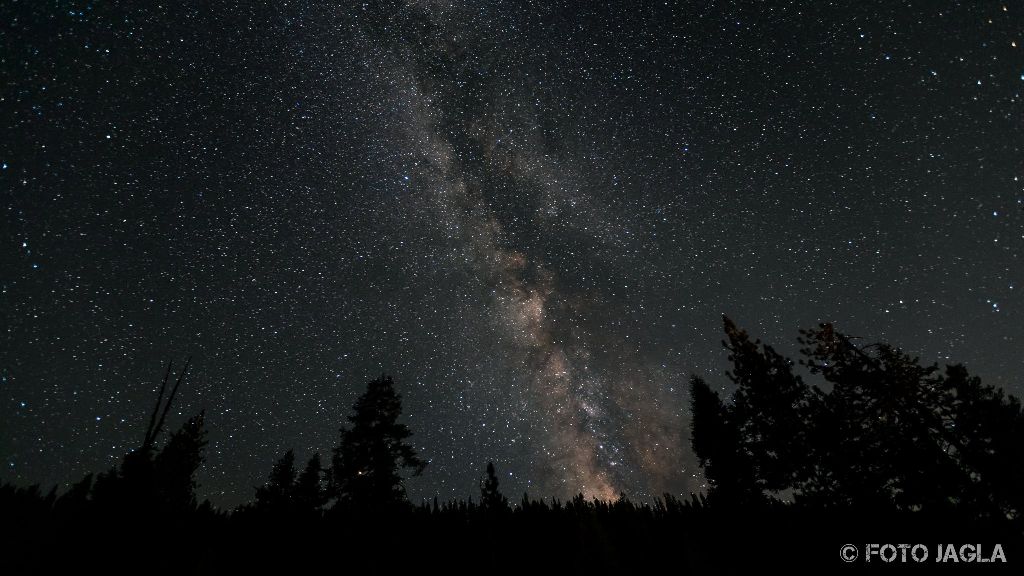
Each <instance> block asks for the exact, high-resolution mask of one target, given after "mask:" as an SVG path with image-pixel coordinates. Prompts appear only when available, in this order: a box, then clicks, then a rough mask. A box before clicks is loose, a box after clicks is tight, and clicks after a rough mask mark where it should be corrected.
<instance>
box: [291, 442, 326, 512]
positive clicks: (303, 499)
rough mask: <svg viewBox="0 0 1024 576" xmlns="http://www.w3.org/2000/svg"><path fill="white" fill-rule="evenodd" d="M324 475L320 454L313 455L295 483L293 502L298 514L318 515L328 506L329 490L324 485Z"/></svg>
mask: <svg viewBox="0 0 1024 576" xmlns="http://www.w3.org/2000/svg"><path fill="white" fill-rule="evenodd" d="M324 475H325V471H324V468H323V464H321V462H320V454H313V457H312V458H310V459H309V461H308V462H307V463H306V467H305V468H304V469H303V470H302V473H301V474H299V478H298V480H296V482H295V489H294V496H293V501H294V506H295V509H296V511H297V512H299V513H301V514H317V513H319V512H320V510H321V508H323V506H324V505H325V504H327V490H326V489H325V488H324V485H323V479H324Z"/></svg>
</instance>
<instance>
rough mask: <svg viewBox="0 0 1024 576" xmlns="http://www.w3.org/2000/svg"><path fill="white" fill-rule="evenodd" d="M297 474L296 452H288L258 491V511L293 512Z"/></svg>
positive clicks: (272, 512)
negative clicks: (293, 494)
mask: <svg viewBox="0 0 1024 576" xmlns="http://www.w3.org/2000/svg"><path fill="white" fill-rule="evenodd" d="M295 474H296V472H295V451H293V450H288V451H287V452H285V453H284V456H281V459H280V460H278V461H277V462H276V463H275V464H274V467H273V468H272V469H271V471H270V477H269V478H268V479H267V483H266V484H264V485H263V486H260V487H259V488H257V489H256V503H255V504H256V509H257V510H259V511H262V512H267V513H271V514H287V513H289V512H291V510H292V493H293V492H294V490H295Z"/></svg>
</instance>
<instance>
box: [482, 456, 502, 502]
mask: <svg viewBox="0 0 1024 576" xmlns="http://www.w3.org/2000/svg"><path fill="white" fill-rule="evenodd" d="M480 508H482V509H483V510H484V511H485V512H492V513H493V512H501V511H506V510H508V498H506V497H505V496H504V495H503V494H502V493H501V491H499V490H498V476H497V474H495V472H494V462H488V463H487V479H486V480H484V481H482V482H480Z"/></svg>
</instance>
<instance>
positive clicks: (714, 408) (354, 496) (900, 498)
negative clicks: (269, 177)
mask: <svg viewBox="0 0 1024 576" xmlns="http://www.w3.org/2000/svg"><path fill="white" fill-rule="evenodd" d="M724 325H725V334H726V339H725V340H724V341H723V344H724V346H725V347H726V348H727V349H728V351H729V361H730V363H731V365H732V366H731V370H729V371H728V372H727V375H728V380H729V382H730V384H729V385H726V384H725V383H720V384H717V385H715V386H712V385H711V384H709V383H708V382H706V381H705V380H703V379H701V378H698V377H696V376H694V377H693V378H692V379H691V381H690V399H691V408H692V416H693V418H692V430H691V433H692V434H691V438H690V440H691V444H692V447H693V450H694V453H695V454H696V455H697V458H698V461H699V463H700V465H701V467H702V468H703V471H704V474H705V476H706V478H707V481H708V489H707V491H706V492H705V493H701V494H689V495H685V496H682V495H672V494H665V495H663V496H662V497H661V498H657V499H655V500H654V501H652V502H634V501H632V500H630V499H629V498H628V496H627V495H625V494H622V495H620V497H619V498H617V499H615V500H612V501H601V500H596V499H591V500H588V499H585V498H584V497H583V495H582V494H581V495H577V496H576V497H574V498H572V499H569V500H565V501H562V500H559V499H547V500H543V499H535V498H531V497H530V496H529V495H526V494H524V495H522V498H515V499H512V500H510V499H509V498H508V497H507V496H506V495H504V494H503V493H502V491H501V487H500V484H499V481H498V475H497V473H496V470H495V466H494V463H488V465H487V468H486V470H485V471H483V472H484V473H485V474H486V476H485V479H483V480H482V481H481V483H480V492H479V494H478V495H467V496H469V497H468V498H467V499H465V500H455V501H447V502H438V500H437V499H436V498H435V499H433V500H432V501H428V502H421V503H418V504H414V503H412V502H410V501H409V498H408V496H407V494H406V492H405V487H404V480H403V479H404V478H405V477H406V476H407V475H410V474H422V473H428V472H427V471H426V465H425V462H424V461H423V460H422V459H421V458H420V457H419V455H418V454H417V453H416V451H415V450H414V449H413V447H412V445H411V444H410V443H409V438H410V437H411V436H412V431H411V430H409V428H408V427H407V426H406V425H404V424H402V423H401V422H400V421H399V420H400V416H401V412H402V404H401V397H400V395H399V394H398V393H397V392H396V390H395V385H394V382H393V381H392V379H391V378H389V377H387V376H381V377H380V378H377V379H375V380H373V381H371V382H369V383H368V385H367V387H366V391H365V392H364V393H363V394H362V395H361V396H360V397H359V398H358V400H357V401H356V403H355V404H354V405H353V407H352V411H351V413H350V414H349V415H348V417H347V421H346V423H345V425H344V426H342V428H341V429H340V435H339V441H338V444H337V446H336V447H335V448H334V449H333V451H332V453H331V454H329V455H326V457H325V456H322V455H320V454H312V455H310V457H309V458H308V459H302V460H297V459H296V455H295V452H294V451H293V450H289V451H287V452H286V453H285V454H284V455H283V456H282V457H281V458H280V460H279V461H278V462H276V463H275V464H274V465H273V467H272V468H271V470H270V471H269V474H268V475H267V478H266V481H265V483H264V484H263V485H261V486H259V487H258V488H256V489H255V493H254V495H253V499H252V501H251V502H249V503H247V504H245V505H242V506H240V507H238V508H237V509H235V510H233V511H225V510H219V509H216V508H215V507H214V506H212V505H211V504H210V503H209V502H208V501H205V500H204V501H200V499H199V498H198V496H197V488H198V486H197V482H196V476H197V472H198V471H199V469H200V467H201V466H202V465H203V463H204V460H205V455H204V448H205V446H206V431H205V418H204V415H203V413H199V414H197V415H196V416H194V417H192V418H189V419H188V420H187V421H186V422H185V423H184V424H182V426H181V427H180V428H179V429H177V430H175V431H174V432H172V433H170V434H168V435H167V437H166V439H163V438H162V437H163V435H164V434H163V432H164V430H165V428H166V419H167V415H168V413H169V411H170V407H171V405H172V403H173V402H174V399H175V398H176V396H177V394H178V391H179V389H180V388H181V386H182V383H183V382H184V380H185V379H186V376H187V371H188V363H187V362H186V364H185V366H184V367H183V368H181V369H180V370H179V371H178V372H177V373H176V374H174V373H173V370H172V366H171V365H170V364H169V365H168V366H167V369H166V371H165V373H164V377H163V380H162V383H161V386H160V390H159V393H158V396H157V399H156V402H155V405H154V408H153V410H152V412H151V413H150V414H149V417H148V420H147V427H146V430H145V434H144V435H143V439H142V442H141V443H140V446H139V448H137V449H136V450H134V451H132V452H130V453H128V454H126V455H125V456H124V458H123V460H122V462H121V464H120V465H119V466H117V467H115V468H112V469H110V470H108V471H105V472H102V473H100V474H96V475H93V474H90V475H87V476H86V477H84V478H83V479H82V480H80V481H79V482H77V483H75V484H73V485H72V486H71V487H70V488H69V489H67V490H66V491H64V492H63V493H58V490H57V489H56V487H54V488H53V489H51V490H49V491H44V490H42V489H41V488H40V487H39V486H38V485H37V486H30V487H16V486H14V485H12V484H10V483H4V484H2V485H0V510H2V512H3V516H4V518H5V521H6V522H7V523H8V525H12V526H17V527H18V531H17V535H16V536H13V537H10V538H7V539H5V540H4V548H5V551H4V559H5V560H6V561H7V562H8V566H11V567H13V568H14V572H15V573H47V572H50V571H53V570H54V569H68V568H73V567H81V566H83V565H90V564H91V565H94V566H102V567H104V568H105V569H107V570H108V571H115V572H116V571H131V572H136V571H148V572H158V573H160V572H164V573H222V572H233V571H239V570H243V569H244V570H248V571H256V572H263V571H272V570H275V569H287V570H290V571H291V570H294V569H296V567H297V566H305V567H313V566H315V567H318V569H321V568H319V567H324V568H326V569H328V570H331V571H334V572H344V571H345V570H346V569H350V568H358V567H363V568H367V567H369V568H380V569H384V570H387V569H389V568H390V569H396V570H397V569H400V568H402V569H421V568H423V567H424V566H429V565H431V564H432V563H435V562H436V563H439V564H438V565H439V566H445V567H447V568H448V569H450V570H461V569H462V568H471V567H480V568H481V569H485V567H487V566H490V568H489V569H490V570H491V571H499V572H504V571H511V570H512V569H521V568H531V567H547V568H558V569H563V570H568V571H570V572H584V571H586V572H591V573H593V572H610V571H622V570H637V569H653V568H655V567H660V566H665V565H672V566H678V567H682V568H691V569H716V568H717V569H721V568H723V567H732V568H736V567H739V566H744V565H748V564H749V565H758V566H760V565H764V564H765V563H771V562H778V563H780V565H783V566H788V565H792V564H793V563H799V562H801V561H807V562H810V561H812V560H815V561H819V562H827V563H828V565H831V566H837V565H838V564H839V563H841V562H840V560H839V557H838V550H839V546H840V545H842V544H843V543H844V542H848V541H855V542H873V541H875V542H888V541H899V542H902V541H909V542H921V543H927V544H929V545H931V544H932V543H939V542H946V541H948V542H952V543H955V542H961V541H964V542H971V543H984V542H992V543H994V542H1001V543H1002V545H1003V546H1004V547H1006V550H1007V554H1009V555H1012V554H1013V553H1014V552H1015V551H1016V548H1015V547H1019V543H1020V541H1021V537H1022V534H1024V498H1022V491H1021V487H1022V486H1024V412H1022V409H1021V405H1020V402H1019V400H1018V399H1016V398H1014V397H1012V396H1009V395H1006V394H1005V393H1004V392H1003V391H1002V390H999V389H997V388H995V387H992V386H989V385H985V384H983V383H982V382H981V381H980V380H979V379H978V378H977V377H974V376H971V375H969V374H968V372H967V370H966V369H965V368H964V367H963V366H962V365H950V366H945V367H944V368H942V369H940V368H939V367H938V366H937V365H935V364H931V365H925V364H922V363H921V362H920V361H919V359H918V358H914V357H912V356H910V355H908V354H906V353H905V352H904V351H902V350H901V349H899V348H896V347H894V346H892V345H889V344H885V343H873V344H865V343H860V342H859V339H858V338H855V337H851V336H847V335H845V334H842V333H840V332H838V331H836V330H835V329H834V327H833V326H832V325H829V324H822V325H820V326H818V327H817V328H814V329H811V330H806V331H801V335H800V338H799V341H800V343H801V350H800V353H801V358H800V359H799V360H798V361H795V362H794V361H793V360H791V359H790V358H787V357H785V356H783V355H781V354H779V353H777V352H776V351H775V350H774V349H773V348H772V347H771V346H769V345H767V344H763V343H761V342H760V341H758V340H753V339H751V337H750V336H749V335H748V334H747V333H746V332H745V331H743V330H741V329H739V328H737V327H736V326H735V324H733V323H732V322H731V321H730V320H729V319H728V318H724ZM800 366H802V367H803V368H804V369H803V370H802V371H801V370H799V367H800ZM799 372H803V374H804V375H806V377H807V378H808V379H810V378H813V379H814V380H815V383H808V382H806V381H805V376H804V375H801V374H800V373H799ZM172 376H173V377H172ZM172 381H173V383H172ZM727 389H728V390H730V391H731V393H729V394H725V393H724V391H725V390H727ZM473 496H475V498H474V497H473ZM332 550H333V551H335V552H331V551H332ZM1020 558H1021V561H1024V556H1022V557H1020Z"/></svg>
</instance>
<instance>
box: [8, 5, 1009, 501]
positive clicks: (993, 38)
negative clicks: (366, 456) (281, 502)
mask: <svg viewBox="0 0 1024 576" xmlns="http://www.w3.org/2000/svg"><path fill="white" fill-rule="evenodd" d="M577 4H578V3H541V2H512V1H497V0H493V1H482V2H462V1H454V2H427V1H423V2H399V1H392V2H365V3H355V4H352V5H348V4H342V3H332V2H326V1H310V2H288V3H285V2H268V3H266V4H264V5H260V6H258V7H257V6H249V5H233V4H232V3H216V5H215V6H190V5H185V6H178V5H174V6H164V7H151V6H145V7H141V6H135V7H132V6H111V5H106V4H92V3H86V2H56V3H48V4H46V5H45V6H43V5H39V3H33V2H27V3H25V2H12V3H9V5H8V6H6V7H4V8H3V9H2V10H3V18H2V21H3V22H4V24H3V25H4V26H5V34H4V35H3V36H4V40H3V42H4V54H5V56H4V57H3V60H2V62H0V64H2V66H3V76H2V80H3V86H4V90H3V93H2V95H0V96H2V99H0V111H2V112H3V122H5V132H4V133H5V136H4V137H3V138H2V142H0V162H2V163H3V169H2V171H0V185H2V187H0V201H2V208H3V211H4V212H3V219H4V220H3V227H2V236H0V240H2V246H0V270H2V277H0V283H2V288H0V326H2V330H3V331H2V332H0V337H2V341H0V371H2V372H0V377H2V389H0V401H2V405H0V462H3V471H4V472H3V475H2V476H0V478H2V479H11V480H13V481H16V482H18V483H29V482H42V483H44V484H52V483H66V482H68V481H69V480H73V479H75V478H77V477H80V476H81V475H82V474H85V473H86V472H90V471H96V470H101V469H104V468H107V467H109V466H111V465H113V464H115V463H116V462H117V461H118V459H119V458H120V456H121V455H122V454H123V453H124V452H125V451H126V450H129V449H131V448H132V447H133V446H135V445H137V444H138V442H139V440H140V438H139V437H140V435H141V433H142V427H143V421H144V418H145V414H147V413H148V409H149V408H150V402H151V401H152V399H153V395H154V393H155V390H156V385H157V384H158V379H159V376H160V375H161V367H162V365H163V364H164V362H166V360H167V359H168V358H171V357H173V358H177V359H183V358H184V357H185V356H187V355H192V356H194V359H193V366H194V372H193V373H192V377H191V378H190V380H189V382H188V383H187V384H186V386H184V387H183V389H182V393H181V405H180V406H179V410H178V411H177V412H178V413H177V414H176V415H173V416H175V417H176V418H177V421H176V422H172V423H171V424H172V425H173V424H176V423H177V422H180V421H181V420H183V419H184V418H185V416H186V415H188V414H190V413H192V412H195V411H198V410H199V409H201V408H205V409H206V410H207V418H206V421H207V423H208V425H209V427H210V439H211V443H210V446H209V454H208V462H207V464H206V466H205V467H204V469H203V472H202V476H201V478H200V482H201V484H202V487H201V490H200V491H201V494H202V495H203V496H208V497H210V498H211V499H213V501H214V502H216V503H218V504H220V505H224V506H231V505H234V504H237V503H239V502H242V501H245V500H246V499H248V498H250V497H251V494H252V487H253V486H254V485H256V484H259V483H260V482H262V479H263V478H264V477H265V475H266V474H267V473H268V472H269V470H270V466H271V464H272V463H273V461H274V460H275V459H276V458H277V457H278V456H280V454H282V453H283V452H284V451H285V450H287V449H289V448H294V449H295V450H296V452H297V455H298V456H299V457H300V458H301V457H304V456H306V455H308V454H311V453H312V452H314V451H320V452H321V453H326V452H327V451H329V450H330V448H331V447H332V446H333V445H334V444H335V443H336V441H337V428H338V426H339V425H340V424H341V423H342V420H343V418H344V416H345V414H346V413H347V412H348V410H349V407H350V406H351V403H352V402H353V400H354V399H355V397H356V396H357V395H358V394H359V392H360V390H361V389H362V387H363V386H364V384H365V382H366V381H367V380H369V379H371V378H373V377H375V376H376V375H378V374H380V373H382V372H386V373H389V374H392V375H393V376H394V377H395V380H396V382H397V383H398V387H399V390H400V392H401V393H402V394H403V397H404V400H405V414H406V419H407V421H408V424H409V426H410V428H411V429H412V430H413V432H414V434H415V435H414V440H415V444H416V447H417V449H418V450H419V451H420V453H421V455H422V456H423V457H424V458H425V459H426V460H428V461H429V466H428V467H427V469H426V471H425V473H424V475H423V476H421V477H418V478H414V479H411V480H410V482H409V490H410V495H411V496H412V497H413V499H419V498H430V497H432V496H434V495H438V496H440V497H441V498H449V497H458V498H465V497H467V496H470V495H474V494H475V492H476V490H477V489H478V488H477V482H478V479H479V478H480V476H481V475H482V474H483V470H484V467H485V465H486V463H487V461H489V460H493V461H494V462H495V464H496V465H497V468H498V470H499V472H500V475H501V482H502V489H503V490H504V491H505V492H506V493H507V494H509V495H511V496H513V497H514V498H513V499H516V497H517V496H518V494H521V493H522V492H524V491H529V492H530V494H532V495H535V496H558V497H567V496H570V495H572V494H575V493H578V492H582V493H584V494H586V495H588V496H599V497H614V496H616V495H618V494H619V493H620V492H626V493H627V494H628V495H630V497H635V498H638V499H649V498H651V497H654V496H657V495H660V494H661V493H663V492H666V491H667V492H673V493H677V494H686V493H688V492H690V491H694V490H699V489H700V488H701V486H702V477H701V474H700V471H699V470H698V469H697V467H696V464H695V462H694V458H693V455H692V453H691V451H690V449H689V441H688V435H689V414H688V397H687V394H686V381H687V377H688V376H689V375H690V374H692V373H696V374H700V375H702V376H705V377H706V378H707V379H709V381H712V382H715V383H719V384H722V385H723V386H724V385H725V378H724V376H723V371H724V370H725V369H726V365H725V355H724V353H723V351H722V349H721V345H720V340H721V333H720V332H721V315H722V314H723V313H727V314H729V315H730V316H731V317H733V318H734V319H735V320H736V321H737V323H738V324H739V325H740V326H742V327H744V328H746V329H747V330H748V331H750V332H751V333H752V334H754V335H757V336H759V337H761V338H763V339H765V340H767V341H770V342H772V343H774V344H776V345H777V347H778V348H779V349H780V350H781V351H784V352H787V353H788V352H794V351H795V348H796V346H795V343H794V340H795V336H796V334H797V329H798V328H802V327H809V326H813V325H814V324H816V323H817V322H820V321H825V320H828V321H835V322H836V323H837V324H838V325H839V326H840V327H841V328H842V329H844V330H846V331H848V332H849V333H851V334H856V335H859V336H863V337H865V338H869V339H870V338H877V339H885V340H889V341H892V342H895V343H898V344H904V345H905V346H907V347H908V348H910V349H911V350H912V351H913V352H914V353H915V354H918V355H920V356H921V357H922V359H924V360H926V361H939V362H946V361H962V362H965V363H967V365H968V367H969V368H970V369H972V370H973V371H974V372H976V373H978V374H979V375H981V376H982V377H983V378H984V379H985V380H986V381H988V382H992V383H994V384H997V385H1000V386H1005V387H1007V388H1008V389H1009V390H1010V391H1011V392H1015V393H1018V394H1019V393H1020V392H1021V391H1022V389H1021V385H1020V376H1021V373H1022V372H1024V356H1022V355H1021V354H1020V353H1019V351H1020V345H1021V342H1022V339H1024V328H1022V326H1024V323H1022V322H1021V321H1020V320H1021V318H1020V306H1021V304H1022V300H1021V296H1020V293H1021V290H1020V286H1021V283H1022V282H1024V280H1022V278H1021V277H1020V271H1021V270H1022V269H1024V267H1022V266H1021V262H1020V257H1021V254H1022V252H1024V250H1022V248H1024V235H1022V230H1024V225H1022V224H1024V223H1022V215H1024V181H1022V179H1024V131H1022V130H1021V127H1022V121H1024V115H1022V108H1021V95H1020V92H1021V90H1022V89H1024V76H1022V72H1024V56H1022V52H1021V50H1022V48H1021V44H1022V42H1024V38H1022V36H1021V34H1022V29H1024V18H1022V15H1021V13H1020V9H1019V8H1018V7H1015V6H1012V5H1009V4H1007V5H1004V4H1002V3H998V2H995V3H990V2H977V3H968V4H969V5H966V6H964V5H950V6H944V5H937V4H934V3H927V2H925V3H920V4H916V3H905V4H899V5H895V4H893V3H891V2H858V3H855V4H850V5H848V6H828V5H825V4H824V3H817V2H815V3H802V4H797V5H792V6H791V5H785V4H781V3H780V4H776V3H757V4H754V3H741V4H731V3H706V2H692V3H687V2H667V3H666V2H659V3H647V2H639V3H625V2H623V3H613V4H611V5H608V6H602V5H597V4H594V3H585V5H577Z"/></svg>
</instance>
